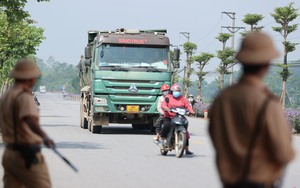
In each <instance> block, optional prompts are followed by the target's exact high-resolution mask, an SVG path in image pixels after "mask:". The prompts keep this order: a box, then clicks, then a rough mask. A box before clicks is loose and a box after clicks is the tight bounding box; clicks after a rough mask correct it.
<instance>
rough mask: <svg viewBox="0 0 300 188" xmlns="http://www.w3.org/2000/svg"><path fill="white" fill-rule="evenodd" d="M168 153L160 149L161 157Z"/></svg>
mask: <svg viewBox="0 0 300 188" xmlns="http://www.w3.org/2000/svg"><path fill="white" fill-rule="evenodd" d="M167 153H168V151H166V150H164V149H160V154H162V155H167Z"/></svg>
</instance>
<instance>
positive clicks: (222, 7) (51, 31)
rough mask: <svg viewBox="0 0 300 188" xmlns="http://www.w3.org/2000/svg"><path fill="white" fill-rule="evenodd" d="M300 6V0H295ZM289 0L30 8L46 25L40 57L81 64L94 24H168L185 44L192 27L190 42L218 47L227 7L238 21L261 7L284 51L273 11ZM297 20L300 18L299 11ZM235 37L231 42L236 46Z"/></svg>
mask: <svg viewBox="0 0 300 188" xmlns="http://www.w3.org/2000/svg"><path fill="white" fill-rule="evenodd" d="M294 1H295V5H294V7H296V8H299V7H300V2H299V0H294ZM290 2H292V1H287V0H208V1H201V0H184V1H179V0H173V1H167V0H150V1H143V0H126V1H124V0H114V1H111V0H106V1H100V0H76V1H75V0H50V2H40V3H38V2H37V1H36V0H29V1H28V4H27V6H26V7H25V9H26V10H27V11H29V13H30V14H31V16H32V19H34V20H36V21H37V22H38V24H37V26H39V27H42V28H44V29H45V32H44V35H45V36H46V40H44V41H43V43H42V44H41V46H40V47H39V51H38V53H37V55H38V57H39V58H42V59H44V60H47V59H48V58H49V56H53V57H54V58H55V59H56V60H57V61H60V62H66V63H71V64H77V63H78V62H79V59H80V55H81V54H83V53H84V47H85V46H86V44H87V31H88V30H94V29H96V30H112V29H117V28H128V29H167V30H168V36H169V37H170V41H171V43H172V44H174V45H181V44H183V43H185V42H186V41H187V38H186V37H185V36H184V35H182V34H180V32H189V33H190V42H193V43H195V44H197V46H198V50H197V52H196V54H195V55H199V54H200V52H211V53H215V51H216V50H220V49H221V47H222V44H221V43H220V42H219V41H217V40H216V39H215V37H216V36H217V35H218V33H220V32H229V31H228V30H227V29H224V28H223V29H221V27H222V26H232V19H231V18H230V17H229V16H227V15H226V14H222V12H235V13H236V23H235V26H236V27H247V25H245V24H243V23H242V21H241V20H242V19H243V17H244V15H245V14H247V13H259V14H262V15H263V16H264V17H265V18H264V19H263V20H262V21H261V22H260V23H259V25H260V26H264V27H265V29H264V31H265V32H267V33H269V34H270V35H271V36H272V37H273V39H274V41H275V42H276V46H277V48H278V50H280V51H282V50H283V47H282V45H281V41H282V36H281V35H280V34H279V33H276V32H274V31H272V29H271V27H272V26H278V25H277V24H276V23H275V21H274V19H273V17H271V16H270V13H273V12H274V8H276V7H282V6H286V5H288V3H290ZM298 12H299V13H300V10H299V11H298ZM292 23H293V24H296V23H298V24H299V23H300V17H298V18H297V19H296V20H294V22H292ZM235 39H236V40H235V49H237V48H238V47H239V44H240V34H239V33H236V34H235ZM288 39H289V40H291V41H292V42H297V43H300V26H299V28H298V30H297V31H296V32H294V33H292V34H290V36H289V37H288ZM230 43H231V40H229V42H228V45H229V46H230V45H231V44H230ZM298 59H300V45H298V46H297V50H296V51H295V52H292V53H290V54H289V60H298ZM218 64H219V60H218V59H216V58H215V59H213V60H212V61H211V62H210V66H209V67H208V69H214V67H216V66H217V65H218Z"/></svg>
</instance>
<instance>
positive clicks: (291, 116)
mask: <svg viewBox="0 0 300 188" xmlns="http://www.w3.org/2000/svg"><path fill="white" fill-rule="evenodd" d="M285 114H286V116H287V119H288V122H289V125H290V127H291V129H294V131H295V132H296V133H300V111H299V110H296V109H292V108H287V109H286V110H285Z"/></svg>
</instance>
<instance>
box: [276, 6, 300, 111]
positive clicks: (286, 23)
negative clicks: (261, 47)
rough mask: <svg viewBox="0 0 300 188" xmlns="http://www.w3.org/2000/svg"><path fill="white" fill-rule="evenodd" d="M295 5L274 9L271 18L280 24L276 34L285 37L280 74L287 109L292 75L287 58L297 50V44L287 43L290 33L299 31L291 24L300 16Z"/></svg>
mask: <svg viewBox="0 0 300 188" xmlns="http://www.w3.org/2000/svg"><path fill="white" fill-rule="evenodd" d="M293 5H294V3H289V4H288V5H287V6H284V7H277V8H275V9H274V13H271V16H272V17H273V18H274V19H275V22H276V23H278V24H279V26H278V27H272V28H273V30H274V31H275V32H278V33H280V35H281V36H282V37H283V42H282V44H283V46H284V53H283V64H282V65H280V66H281V68H282V71H280V72H279V74H280V76H281V78H282V92H281V97H280V98H281V102H282V106H283V107H284V108H285V98H286V97H285V95H286V84H287V80H288V78H289V77H290V75H291V73H290V71H289V70H288V64H287V58H288V53H290V52H293V51H294V50H295V49H296V47H295V46H296V45H297V43H291V42H289V41H287V37H288V35H289V34H290V33H292V32H294V31H296V30H297V26H298V25H297V24H290V22H292V21H293V20H295V19H296V18H297V17H298V16H299V14H298V9H296V8H294V7H293Z"/></svg>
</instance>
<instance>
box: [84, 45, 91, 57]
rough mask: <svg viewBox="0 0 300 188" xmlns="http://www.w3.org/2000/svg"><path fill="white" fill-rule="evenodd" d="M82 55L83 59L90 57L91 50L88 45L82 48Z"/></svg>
mask: <svg viewBox="0 0 300 188" xmlns="http://www.w3.org/2000/svg"><path fill="white" fill-rule="evenodd" d="M84 56H85V59H90V58H92V52H91V48H90V47H88V46H87V47H85V48H84Z"/></svg>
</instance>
